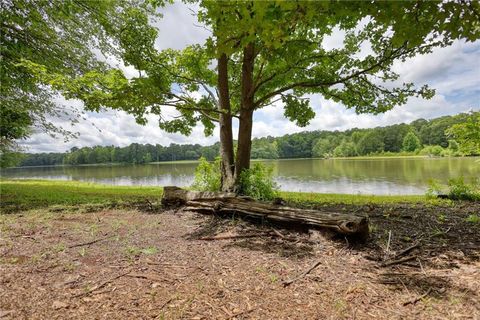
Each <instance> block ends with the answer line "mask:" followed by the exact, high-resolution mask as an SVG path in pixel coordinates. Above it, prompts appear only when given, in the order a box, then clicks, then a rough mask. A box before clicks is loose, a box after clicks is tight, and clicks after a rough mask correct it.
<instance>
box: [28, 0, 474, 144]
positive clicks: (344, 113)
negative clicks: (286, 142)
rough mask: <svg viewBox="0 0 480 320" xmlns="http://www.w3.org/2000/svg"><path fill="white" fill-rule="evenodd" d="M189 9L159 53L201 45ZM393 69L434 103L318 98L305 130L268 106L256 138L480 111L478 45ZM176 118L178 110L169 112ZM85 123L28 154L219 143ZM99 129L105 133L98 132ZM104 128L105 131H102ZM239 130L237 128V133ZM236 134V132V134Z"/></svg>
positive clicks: (43, 140) (121, 115)
mask: <svg viewBox="0 0 480 320" xmlns="http://www.w3.org/2000/svg"><path fill="white" fill-rule="evenodd" d="M196 24H197V25H198V23H196V20H195V18H194V17H193V15H192V13H191V11H190V10H189V7H188V6H187V5H185V4H182V3H175V4H173V5H169V6H168V7H167V8H165V9H164V18H163V19H162V20H161V21H159V23H158V28H159V37H158V39H157V41H156V45H157V47H158V48H159V49H165V48H174V49H181V48H183V47H185V46H186V45H189V44H192V43H202V42H203V40H205V39H206V37H208V32H207V31H206V30H205V29H203V28H201V27H199V26H196ZM341 42H342V32H340V31H337V32H334V33H333V34H332V36H331V37H330V38H329V39H327V40H326V43H325V42H324V43H325V45H328V46H336V45H339V44H340V43H341ZM120 67H122V68H123V69H124V71H125V73H126V74H127V75H128V74H131V75H136V72H135V70H133V69H132V68H125V67H124V66H120ZM394 68H395V70H396V71H397V72H398V73H399V74H400V79H399V80H400V81H402V82H414V83H416V84H418V85H419V86H420V85H423V84H428V85H430V86H431V87H432V88H435V89H436V95H435V97H434V98H432V99H431V100H422V99H417V98H412V99H410V100H409V101H408V103H407V104H406V105H404V106H401V107H397V108H395V109H393V110H390V111H388V112H386V113H384V114H380V115H376V116H375V115H369V114H361V115H357V114H355V112H354V111H353V110H348V109H346V108H345V107H344V106H342V105H341V104H338V103H335V102H333V101H329V100H325V99H324V98H323V97H321V96H318V95H315V96H311V97H310V101H311V102H310V104H311V106H312V107H313V109H314V110H315V112H316V117H315V119H313V120H312V121H311V123H310V125H309V126H307V127H306V128H299V127H297V126H296V125H295V124H293V123H291V122H289V121H288V120H287V119H285V118H284V117H283V109H282V106H281V104H280V103H277V104H274V105H271V106H268V107H265V108H264V109H262V110H259V111H257V112H256V114H255V115H254V127H253V136H254V137H262V136H267V135H271V136H279V135H284V134H287V133H293V132H299V131H304V130H345V129H349V128H354V127H358V128H369V127H376V126H383V125H389V124H395V123H401V122H411V121H413V120H415V119H418V118H425V119H431V118H435V117H438V116H442V115H451V114H457V113H460V112H465V111H468V110H480V42H479V41H477V42H475V43H466V42H464V41H455V42H454V43H453V45H452V46H449V47H446V48H439V49H436V50H435V51H434V52H432V53H431V54H428V55H424V56H418V57H415V58H412V59H408V60H407V61H405V62H404V63H397V64H396V65H395V66H394ZM58 103H61V104H63V105H65V106H68V107H76V108H81V103H80V102H79V101H65V100H64V99H62V98H61V97H60V98H59V99H58ZM167 113H171V114H174V111H169V110H167ZM85 118H86V120H81V121H80V123H78V124H76V125H75V126H74V127H71V126H70V125H69V123H68V121H66V120H62V119H54V120H53V121H54V122H55V123H57V124H58V125H61V126H63V127H65V128H71V130H72V131H74V132H78V133H79V138H77V139H71V140H70V141H68V142H65V141H64V139H63V138H62V137H57V138H52V137H50V136H49V135H47V134H45V133H41V132H39V133H35V134H33V135H32V136H31V137H30V138H29V139H28V140H26V141H23V143H22V145H23V146H24V147H25V148H26V151H27V152H63V151H66V150H69V149H70V148H72V147H74V146H77V147H84V146H94V145H116V146H126V145H128V144H130V143H133V142H137V143H151V144H157V143H159V144H162V145H169V144H170V143H180V144H183V143H200V144H203V145H207V144H212V143H214V142H216V141H218V133H217V131H215V134H214V135H213V136H211V137H205V136H204V135H203V128H202V127H201V126H200V125H199V126H197V127H196V128H194V130H193V132H192V134H191V135H190V136H189V137H185V136H182V135H180V134H172V133H166V132H164V131H162V130H160V128H158V119H157V118H156V117H155V116H150V117H149V122H148V124H147V125H146V126H140V125H137V124H136V123H135V120H134V119H133V117H132V116H130V115H128V114H126V113H125V112H121V111H106V112H102V113H99V114H95V113H87V114H85ZM98 128H101V129H98ZM100 130H101V131H100ZM234 130H235V131H236V126H235V129H234ZM235 134H236V132H235Z"/></svg>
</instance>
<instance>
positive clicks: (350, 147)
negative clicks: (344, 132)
mask: <svg viewBox="0 0 480 320" xmlns="http://www.w3.org/2000/svg"><path fill="white" fill-rule="evenodd" d="M333 155H334V156H335V157H354V156H356V155H357V150H356V148H355V144H354V143H353V142H348V141H346V140H344V141H342V143H341V144H340V145H339V146H337V147H336V148H335V149H334V150H333Z"/></svg>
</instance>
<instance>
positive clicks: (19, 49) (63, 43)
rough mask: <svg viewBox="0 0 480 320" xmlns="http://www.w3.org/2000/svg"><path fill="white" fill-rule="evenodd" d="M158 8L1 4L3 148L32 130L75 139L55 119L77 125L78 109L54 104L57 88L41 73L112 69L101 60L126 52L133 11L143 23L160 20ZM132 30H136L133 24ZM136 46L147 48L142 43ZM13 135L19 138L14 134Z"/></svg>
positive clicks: (117, 1)
mask: <svg viewBox="0 0 480 320" xmlns="http://www.w3.org/2000/svg"><path fill="white" fill-rule="evenodd" d="M154 9H155V8H154V6H152V5H151V4H149V3H148V1H141V0H140V1H122V0H108V1H62V0H37V1H28V0H16V1H3V2H2V9H1V11H0V21H2V23H1V26H0V27H1V30H0V37H1V39H0V40H1V41H0V43H1V51H2V59H1V60H0V83H1V84H2V85H1V87H0V96H1V100H2V104H1V106H0V110H1V111H0V113H1V114H2V115H1V117H0V118H2V119H5V123H2V125H1V127H2V129H5V130H2V132H1V140H2V144H3V145H5V144H4V140H8V141H10V142H11V141H13V140H12V139H19V138H24V137H27V136H28V135H29V134H30V133H31V131H30V130H29V129H30V127H31V126H34V127H35V128H36V129H37V130H43V131H45V132H48V133H50V134H52V135H57V134H61V135H64V136H65V137H66V138H69V137H75V134H72V133H71V132H69V131H66V130H64V129H62V128H60V127H57V126H56V125H55V123H54V122H53V121H51V119H54V118H58V117H61V118H62V119H63V120H65V119H68V120H70V122H72V123H75V122H77V119H78V117H79V116H80V114H79V111H78V110H76V109H75V108H72V107H69V106H65V105H60V104H58V103H57V102H55V101H54V100H55V98H58V97H57V93H58V92H57V91H55V89H56V88H55V86H53V85H50V84H48V85H47V86H45V85H44V83H43V79H42V77H41V76H40V74H39V70H41V71H43V72H44V73H45V74H50V75H63V76H64V77H75V76H78V75H80V74H84V73H86V72H89V71H91V70H98V72H100V73H103V72H104V71H105V70H107V69H108V68H109V66H108V64H106V63H105V62H102V61H99V60H98V59H97V57H99V56H101V55H102V54H103V55H105V56H107V57H111V56H115V57H116V58H120V57H121V56H122V53H123V54H125V55H127V54H128V52H127V50H119V48H118V44H119V42H121V39H120V38H121V37H122V36H124V35H126V34H127V33H126V32H125V31H126V30H125V29H122V28H123V27H124V26H126V24H124V21H125V20H127V16H131V15H132V14H133V11H135V12H137V16H138V15H141V16H143V18H144V20H143V22H144V23H145V22H146V21H145V19H146V17H147V15H150V16H151V18H153V17H155V16H156V13H155V12H154ZM138 13H140V14H138ZM128 26H129V29H131V30H132V31H137V30H134V29H133V25H132V24H129V25H128ZM141 38H142V37H138V35H137V36H136V39H141ZM135 45H137V47H138V48H139V50H143V48H142V47H139V46H138V41H137V42H136V43H135ZM28 66H30V67H31V68H29V67H28ZM33 66H35V68H33ZM52 89H53V90H52ZM97 91H100V90H97ZM7 113H8V116H7V115H6V114H7ZM13 118H14V119H13ZM7 119H10V120H13V121H10V120H7ZM5 131H8V132H7V133H6V132H5ZM12 132H15V134H14V135H11V134H10V133H12Z"/></svg>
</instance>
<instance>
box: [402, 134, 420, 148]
mask: <svg viewBox="0 0 480 320" xmlns="http://www.w3.org/2000/svg"><path fill="white" fill-rule="evenodd" d="M402 147H403V150H405V151H407V152H414V151H416V150H417V149H420V147H421V144H420V139H418V137H417V135H416V134H415V133H414V132H412V131H410V132H409V133H407V135H406V136H405V138H404V139H403V143H402Z"/></svg>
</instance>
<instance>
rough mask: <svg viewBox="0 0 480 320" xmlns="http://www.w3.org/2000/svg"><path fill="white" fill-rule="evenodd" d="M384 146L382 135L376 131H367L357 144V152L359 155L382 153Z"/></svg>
mask: <svg viewBox="0 0 480 320" xmlns="http://www.w3.org/2000/svg"><path fill="white" fill-rule="evenodd" d="M384 146H385V144H384V142H383V136H382V133H381V132H379V131H376V130H371V131H368V132H367V133H366V134H365V135H364V136H363V137H362V138H361V139H360V141H359V142H358V146H357V150H358V153H359V154H360V155H366V154H372V153H377V152H382V151H383V147H384Z"/></svg>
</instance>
